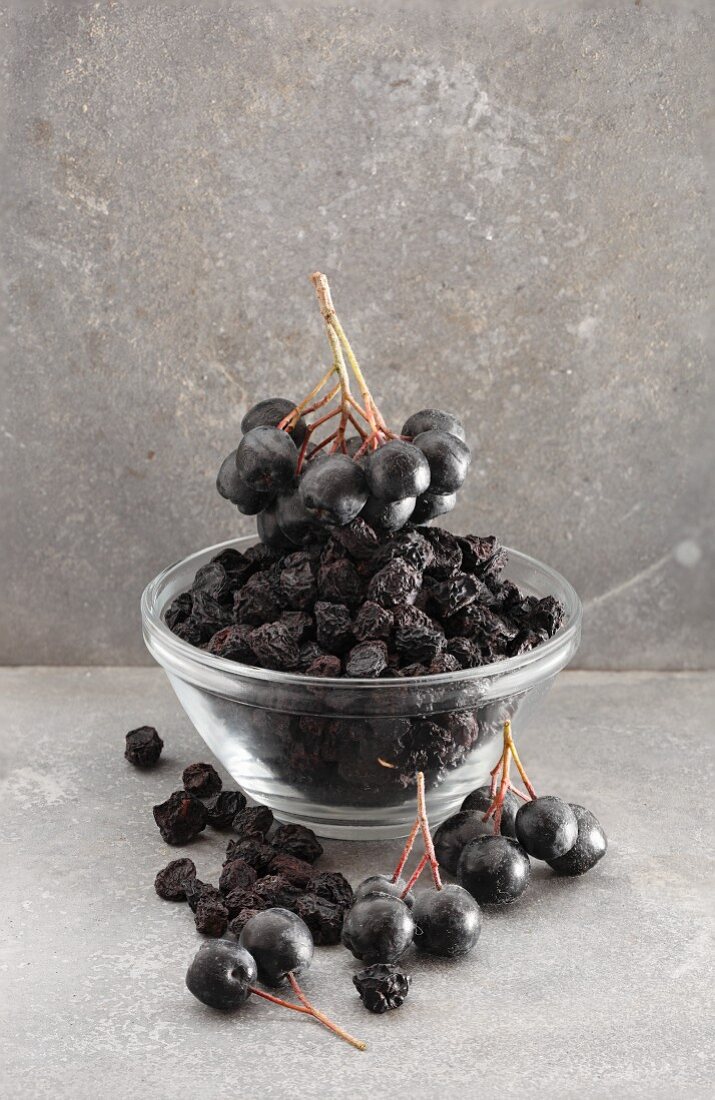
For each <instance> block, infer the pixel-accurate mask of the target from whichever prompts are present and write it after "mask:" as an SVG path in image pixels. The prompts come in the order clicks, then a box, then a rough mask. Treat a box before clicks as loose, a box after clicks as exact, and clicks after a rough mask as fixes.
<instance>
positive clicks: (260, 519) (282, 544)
mask: <svg viewBox="0 0 715 1100" xmlns="http://www.w3.org/2000/svg"><path fill="white" fill-rule="evenodd" d="M256 531H257V532H258V537H259V539H260V540H261V542H262V543H263V545H264V546H267V547H269V548H270V549H271V550H278V551H280V550H282V551H284V552H285V551H290V550H295V543H294V542H291V541H290V539H289V538H288V537H287V536H286V535H284V533H283V531H282V530H281V528H280V527H279V526H278V517H277V514H276V501H275V500H273V501H272V502H271V504H269V505H268V507H267V508H264V509H263V511H262V512H260V513H259V515H258V516H257V517H256Z"/></svg>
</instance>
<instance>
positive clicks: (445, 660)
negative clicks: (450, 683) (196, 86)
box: [427, 653, 462, 676]
mask: <svg viewBox="0 0 715 1100" xmlns="http://www.w3.org/2000/svg"><path fill="white" fill-rule="evenodd" d="M461 670H462V666H461V665H460V663H459V661H458V660H457V658H456V657H453V656H452V654H451V653H439V654H438V655H437V656H436V657H435V659H434V660H433V661H430V663H429V665H428V667H427V675H428V676H439V675H440V674H441V673H442V672H461Z"/></svg>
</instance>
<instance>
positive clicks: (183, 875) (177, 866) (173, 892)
mask: <svg viewBox="0 0 715 1100" xmlns="http://www.w3.org/2000/svg"><path fill="white" fill-rule="evenodd" d="M195 878H196V866H195V864H194V861H193V860H192V859H172V861H171V863H167V865H166V867H164V868H162V870H161V871H159V873H158V874H157V876H156V878H155V879H154V889H155V890H156V892H157V894H158V895H159V897H160V898H164V899H165V900H166V901H186V885H187V883H188V882H191V881H192V880H193V879H195Z"/></svg>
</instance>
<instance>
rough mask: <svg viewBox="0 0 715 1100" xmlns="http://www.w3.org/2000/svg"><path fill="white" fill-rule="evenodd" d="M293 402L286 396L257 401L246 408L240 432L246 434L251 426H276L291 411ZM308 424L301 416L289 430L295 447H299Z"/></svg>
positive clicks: (293, 406) (293, 405)
mask: <svg viewBox="0 0 715 1100" xmlns="http://www.w3.org/2000/svg"><path fill="white" fill-rule="evenodd" d="M294 408H295V402H293V401H290V400H289V399H288V398H287V397H268V398H266V400H265V401H259V402H258V403H257V404H256V405H253V406H252V408H250V409H249V410H248V412H247V413H246V415H245V416H244V418H243V420H242V421H241V432H242V433H243V435H246V433H247V432H250V431H251V430H252V429H253V428H262V427H268V428H277V427H278V425H279V424H280V422H281V420H284V419H285V417H286V416H288V415H289V413H292V412H293V409H294ZM307 430H308V425H307V424H306V422H305V420H303V418H302V417H301V418H300V420H299V421H298V423H297V424H296V426H295V428H293V430H292V431H291V432H290V435H291V436H292V437H293V440H294V442H295V445H296V447H300V445H301V443H302V442H303V440H304V439H305V433H306V431H307Z"/></svg>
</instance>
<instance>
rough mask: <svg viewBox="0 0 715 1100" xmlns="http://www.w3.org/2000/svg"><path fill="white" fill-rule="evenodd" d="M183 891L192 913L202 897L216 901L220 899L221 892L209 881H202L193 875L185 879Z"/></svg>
mask: <svg viewBox="0 0 715 1100" xmlns="http://www.w3.org/2000/svg"><path fill="white" fill-rule="evenodd" d="M184 892H185V894H186V901H187V904H188V906H189V909H190V910H191V912H192V913H195V912H196V907H197V905H198V904H199V902H200V901H201V899H202V898H213V900H214V901H216V902H219V901H221V893H220V891H219V890H217V889H216V887H215V886H212V885H211V883H210V882H202V881H201V879H200V878H196V877H195V876H194V877H193V878H189V879H186V880H185V882H184Z"/></svg>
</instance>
